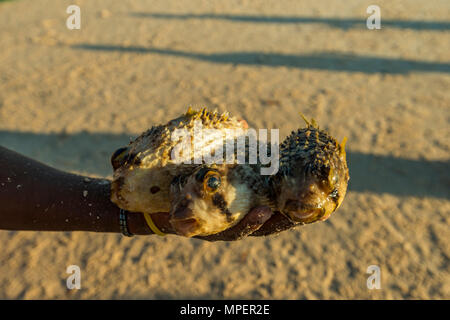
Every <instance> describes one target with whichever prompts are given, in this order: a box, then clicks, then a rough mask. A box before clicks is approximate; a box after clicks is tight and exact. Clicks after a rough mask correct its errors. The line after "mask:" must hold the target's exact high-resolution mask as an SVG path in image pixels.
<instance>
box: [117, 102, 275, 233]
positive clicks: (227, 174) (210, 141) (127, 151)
mask: <svg viewBox="0 0 450 320" xmlns="http://www.w3.org/2000/svg"><path fill="white" fill-rule="evenodd" d="M198 122H200V124H201V126H202V129H216V130H218V132H219V133H220V132H222V133H226V134H224V135H223V137H213V136H212V137H210V138H208V137H206V138H204V139H200V140H198V141H196V140H195V139H196V134H198V132H197V131H196V125H197V124H198ZM177 129H179V130H181V131H177ZM247 129H248V128H247V125H246V122H245V121H240V120H238V119H236V118H234V117H230V116H229V115H228V114H227V113H223V114H219V113H218V112H211V111H208V110H206V109H202V110H200V111H194V110H192V109H191V108H189V109H188V111H187V112H186V113H185V114H183V115H182V116H180V117H178V118H176V119H174V120H171V121H169V122H168V123H167V124H164V125H159V126H155V127H153V128H151V129H150V130H148V131H146V132H144V133H143V134H141V135H140V136H139V137H138V138H136V139H135V140H134V141H132V142H130V144H129V145H128V146H127V147H125V148H120V149H118V150H117V151H116V152H115V153H114V154H113V155H112V157H111V163H112V166H113V168H114V174H113V181H112V184H111V200H112V201H113V202H114V203H116V204H117V205H118V206H119V207H120V208H122V209H125V210H128V211H132V212H143V213H149V214H151V213H156V212H170V222H171V224H172V226H173V227H174V229H175V231H176V233H177V234H180V235H183V236H187V237H192V236H196V235H200V236H205V235H210V234H214V233H218V232H220V231H223V230H225V229H228V228H229V227H231V226H233V225H234V224H236V223H237V222H239V221H240V220H241V219H242V218H243V217H244V216H245V215H246V214H247V213H248V211H249V210H250V209H251V208H252V207H254V206H256V205H258V204H265V205H269V206H270V205H271V199H270V196H269V188H268V184H267V183H265V181H264V177H262V176H261V175H260V174H259V171H258V169H259V165H258V164H255V165H250V164H248V165H247V164H243V165H240V164H237V161H236V157H235V156H236V152H237V151H236V149H237V148H233V149H234V154H233V155H234V157H232V158H231V160H230V159H228V155H227V159H225V160H227V161H223V162H226V163H224V164H206V163H204V161H202V160H201V161H200V162H196V161H194V160H195V159H197V158H200V159H203V158H202V157H203V156H204V155H205V154H209V155H213V154H214V153H215V152H216V151H217V150H219V147H220V146H221V147H222V148H223V146H224V145H226V144H227V143H229V142H232V143H233V144H234V143H235V141H236V139H238V137H240V136H245V134H246V132H247ZM183 130H184V131H183ZM177 132H178V133H180V132H181V133H182V134H181V135H178V134H177ZM216 132H217V131H216ZM186 137H187V140H183V139H184V138H186ZM225 139H226V140H225ZM183 141H184V142H187V145H183V144H182V143H181V142H183ZM191 142H193V143H192V144H191ZM188 145H189V146H190V148H188ZM192 145H193V146H192ZM180 147H181V148H180ZM177 148H178V150H177ZM222 150H223V149H222ZM246 150H247V148H246ZM174 151H177V152H175V153H174ZM174 154H178V155H180V154H181V156H180V157H179V158H178V159H175V158H174ZM180 159H183V160H184V161H183V162H181V163H180ZM185 160H187V161H185ZM186 183H187V184H186Z"/></svg>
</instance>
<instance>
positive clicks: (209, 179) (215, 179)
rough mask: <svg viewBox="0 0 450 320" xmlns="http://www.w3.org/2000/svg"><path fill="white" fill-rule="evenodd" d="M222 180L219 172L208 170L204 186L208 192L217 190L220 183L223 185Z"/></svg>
mask: <svg viewBox="0 0 450 320" xmlns="http://www.w3.org/2000/svg"><path fill="white" fill-rule="evenodd" d="M221 183H222V181H221V179H220V175H219V174H218V173H217V172H214V171H213V172H208V173H207V174H206V175H205V179H204V187H205V190H206V191H208V192H214V191H216V190H217V189H218V188H219V187H220V185H221Z"/></svg>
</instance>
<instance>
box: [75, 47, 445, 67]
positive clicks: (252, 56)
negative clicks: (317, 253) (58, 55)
mask: <svg viewBox="0 0 450 320" xmlns="http://www.w3.org/2000/svg"><path fill="white" fill-rule="evenodd" d="M72 48H74V49H81V50H92V51H107V52H123V53H137V54H159V55H167V56H175V57H182V58H188V59H195V60H202V61H207V62H212V63H218V64H234V65H250V66H268V67H288V68H299V69H315V70H331V71H346V72H364V73H391V74H406V73H409V72H440V73H450V64H449V63H440V62H428V61H416V60H404V59H393V58H382V57H376V56H358V55H350V54H343V53H338V52H318V53H312V54H307V55H293V54H283V53H264V52H227V53H213V54H203V53H194V52H187V51H181V50H172V49H162V48H146V47H137V46H130V47H127V46H116V45H100V44H78V45H74V46H72Z"/></svg>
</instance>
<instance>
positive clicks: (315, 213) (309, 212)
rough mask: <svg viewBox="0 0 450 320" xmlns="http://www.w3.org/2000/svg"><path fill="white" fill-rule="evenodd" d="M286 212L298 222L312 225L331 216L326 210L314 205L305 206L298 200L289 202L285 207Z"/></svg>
mask: <svg viewBox="0 0 450 320" xmlns="http://www.w3.org/2000/svg"><path fill="white" fill-rule="evenodd" d="M284 211H285V212H286V213H287V214H288V215H289V216H290V218H291V219H292V220H294V221H296V222H303V223H311V222H315V221H318V220H320V221H324V220H326V219H328V217H329V216H330V215H329V214H326V212H325V209H324V208H320V207H317V206H312V205H305V204H304V203H302V202H301V201H298V200H288V201H286V204H285V206H284Z"/></svg>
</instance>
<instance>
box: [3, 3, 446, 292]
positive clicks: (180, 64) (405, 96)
mask: <svg viewBox="0 0 450 320" xmlns="http://www.w3.org/2000/svg"><path fill="white" fill-rule="evenodd" d="M70 4H78V5H79V6H80V7H81V16H82V25H81V30H68V29H67V28H66V25H65V22H66V18H67V17H68V14H66V8H67V6H68V5H70ZM371 4H373V3H372V2H371V1H356V0H349V1H345V4H344V3H343V2H336V1H331V0H326V1H315V2H301V3H300V2H299V1H294V0H292V1H287V0H283V1H270V2H268V1H245V0H244V1H238V0H234V1H212V0H208V1H200V0H192V1H176V0H174V1H168V0H166V1H143V0H124V1H113V0H105V1H101V2H98V1H87V0H84V1H81V0H77V1H60V0H40V1H32V0H22V1H13V2H1V3H0V144H1V145H3V146H5V147H8V148H11V149H13V150H16V151H18V152H20V153H23V154H25V155H27V156H30V157H33V158H35V159H38V160H40V161H43V162H44V163H47V164H49V165H51V166H54V167H56V168H59V169H62V170H67V171H71V172H76V173H81V174H85V175H89V176H93V177H98V176H101V177H111V173H112V169H111V168H110V164H109V157H110V154H111V153H112V152H113V151H114V150H115V149H116V148H118V147H120V146H123V145H124V144H126V143H128V141H129V139H130V137H134V136H136V135H137V134H139V133H140V132H142V131H144V130H146V129H147V128H148V127H150V126H151V125H153V124H158V123H161V122H165V121H167V120H169V119H171V118H173V117H175V116H177V115H179V114H180V113H181V112H183V111H185V110H186V108H187V106H188V105H194V106H200V105H206V106H209V107H211V108H217V109H219V110H221V111H224V110H229V111H230V112H231V113H232V114H234V115H236V116H239V117H241V118H243V119H246V120H247V121H248V123H249V125H250V126H251V127H253V128H268V129H270V128H279V129H280V138H281V139H283V138H284V137H285V136H286V135H287V134H288V133H289V132H290V131H291V130H293V129H294V128H297V127H299V126H300V125H302V120H301V118H300V116H299V115H298V112H299V111H301V112H303V113H304V114H305V115H307V116H308V117H314V118H316V119H317V121H318V122H319V124H320V125H321V126H322V127H324V128H326V129H328V130H329V131H330V133H332V134H333V135H334V136H336V137H337V138H338V139H342V138H343V137H344V136H347V137H348V143H347V146H348V153H349V168H350V177H351V180H350V185H349V192H348V195H347V197H346V199H345V201H344V203H343V205H342V207H341V208H340V209H339V210H338V212H336V213H335V214H334V215H333V216H332V217H331V218H330V219H329V220H328V221H326V222H322V223H318V224H313V225H309V226H304V227H301V228H298V229H295V230H291V231H287V232H284V233H282V234H280V235H279V236H276V237H268V238H249V239H246V240H243V241H239V242H234V243H208V242H203V241H200V240H192V239H186V238H180V237H176V236H167V237H164V238H161V237H157V236H151V237H134V238H131V239H129V238H125V237H122V236H120V235H118V234H117V235H115V234H95V233H84V232H74V233H44V232H10V231H0V242H1V243H2V250H1V251H0V298H2V299H49V298H57V299H91V298H96V299H109V298H112V299H148V298H150V299H159V298H168V299H172V298H176V299H179V298H188V299H196V298H205V299H212V298H214V299H216V298H217V299H231V298H238V299H240V298H249V299H272V298H273V299H444V298H446V299H449V298H450V277H449V271H450V267H449V265H450V264H449V257H450V245H449V235H450V234H449V224H450V215H449V212H450V201H449V200H450V192H449V190H450V188H449V187H450V177H449V171H450V170H449V169H450V165H449V158H450V157H449V154H450V152H449V151H450V140H449V137H450V129H449V127H450V126H449V122H450V108H449V107H450V90H449V87H450V76H449V73H450V32H449V31H450V26H449V18H450V16H449V12H450V2H449V1H447V0H442V1H438V0H433V1H427V2H426V3H425V2H423V1H419V0H417V1H416V0H414V1H412V0H411V1H408V2H406V1H396V2H395V3H393V2H392V1H377V4H378V5H379V6H380V7H381V13H382V29H381V30H368V29H367V28H366V27H365V19H366V17H367V16H368V15H367V14H366V8H367V7H368V6H369V5H371ZM359 21H360V22H359ZM383 23H385V24H383ZM69 265H78V266H79V267H80V268H81V275H82V278H81V289H80V290H68V289H67V288H66V278H67V276H68V274H66V268H67V267H68V266H69ZM370 265H378V266H379V267H380V270H381V289H378V290H376V289H374V290H369V289H368V288H367V285H366V280H367V277H368V276H369V274H367V273H366V270H367V268H368V266H370Z"/></svg>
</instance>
